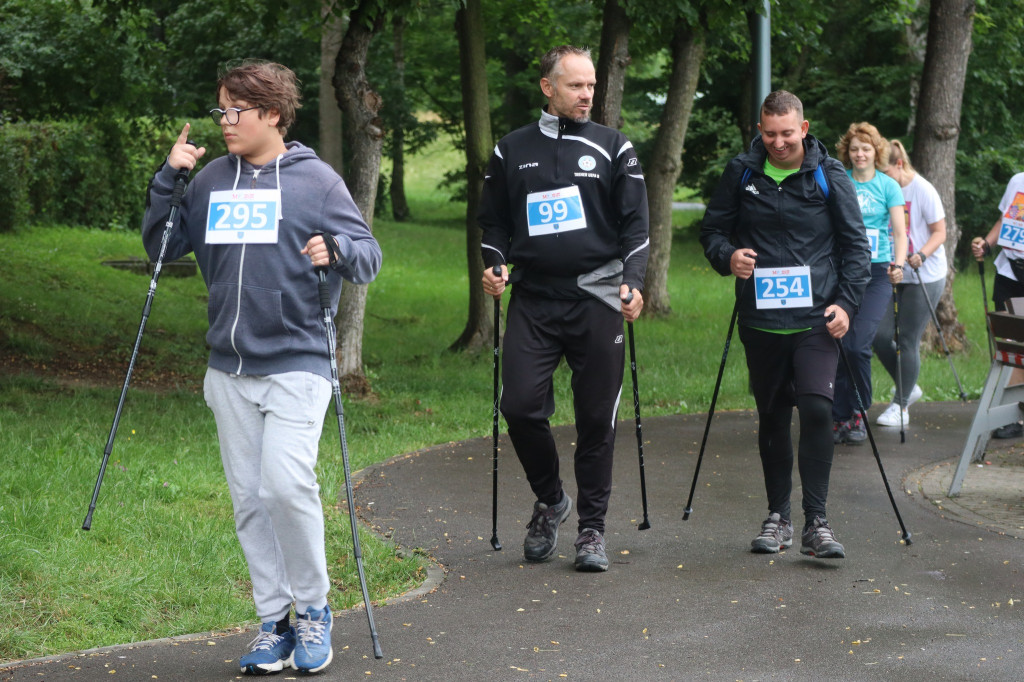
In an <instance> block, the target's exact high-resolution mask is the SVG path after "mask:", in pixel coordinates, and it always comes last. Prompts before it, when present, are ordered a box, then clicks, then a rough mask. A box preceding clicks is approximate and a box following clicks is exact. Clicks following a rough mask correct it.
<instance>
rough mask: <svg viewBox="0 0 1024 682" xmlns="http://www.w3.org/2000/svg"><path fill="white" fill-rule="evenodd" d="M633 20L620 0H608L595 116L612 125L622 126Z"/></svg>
mask: <svg viewBox="0 0 1024 682" xmlns="http://www.w3.org/2000/svg"><path fill="white" fill-rule="evenodd" d="M630 24H631V22H630V20H629V17H628V16H627V15H626V10H625V8H623V7H622V5H620V4H619V0H605V3H604V19H603V20H602V23H601V47H600V48H598V54H597V85H596V86H594V108H593V111H592V112H591V114H590V116H591V118H592V119H593V120H594V121H596V122H597V123H601V124H602V125H606V126H610V127H612V128H621V127H622V92H623V90H624V89H625V87H626V67H627V66H629V29H630Z"/></svg>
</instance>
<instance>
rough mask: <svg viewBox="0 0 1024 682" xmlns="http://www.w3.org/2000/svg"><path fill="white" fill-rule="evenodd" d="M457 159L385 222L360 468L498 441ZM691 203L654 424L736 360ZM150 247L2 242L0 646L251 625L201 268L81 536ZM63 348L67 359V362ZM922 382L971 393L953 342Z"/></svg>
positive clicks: (129, 407)
mask: <svg viewBox="0 0 1024 682" xmlns="http://www.w3.org/2000/svg"><path fill="white" fill-rule="evenodd" d="M457 163H458V156H457V154H455V153H454V152H451V151H448V150H445V149H444V148H443V145H436V146H435V147H434V148H433V150H432V151H431V152H429V153H428V154H427V155H425V156H424V157H422V158H419V159H418V160H417V163H416V164H414V168H413V169H412V171H411V172H410V176H409V178H408V180H407V184H408V185H409V188H410V189H409V191H410V204H411V208H412V211H413V221H412V222H408V223H395V222H390V221H386V220H379V219H378V220H377V221H376V222H375V226H374V230H375V233H376V235H377V237H378V239H379V240H380V242H381V244H382V247H383V251H384V267H383V270H382V271H381V274H380V277H379V278H378V279H377V281H376V282H375V283H374V284H372V285H371V286H370V287H369V293H368V299H367V316H366V328H365V338H364V350H363V352H364V361H365V364H366V369H367V373H368V376H369V377H370V379H371V382H372V385H373V388H374V391H375V396H374V397H373V398H372V399H368V400H361V401H353V400H349V401H347V403H346V406H345V408H346V427H347V435H348V439H349V447H350V451H351V458H352V467H353V470H358V469H360V468H363V467H365V466H367V465H369V464H372V463H375V462H380V461H382V460H384V459H387V458H388V457H391V456H393V455H396V454H400V453H405V452H410V451H414V450H417V449H420V448H423V447H426V446H430V445H434V444H437V443H443V442H447V441H454V440H462V439H466V438H474V437H485V436H489V434H490V424H491V407H490V405H491V355H490V353H489V352H483V353H478V354H456V353H451V352H448V351H447V350H446V349H447V348H448V346H449V345H450V344H451V342H452V341H454V340H455V338H456V337H457V336H458V335H459V334H460V333H461V331H462V327H463V325H464V323H465V315H466V308H467V297H468V293H467V287H468V286H469V282H468V279H467V273H466V272H465V256H464V250H465V246H464V235H463V225H464V219H465V218H464V206H463V205H461V204H455V203H451V202H449V201H448V199H447V196H446V195H445V193H444V192H443V191H439V190H437V189H436V181H437V179H438V178H440V176H441V171H440V170H439V169H441V168H446V167H452V166H453V165H454V164H457ZM696 217H699V215H696V214H693V213H692V212H686V213H685V214H683V213H680V214H678V215H677V216H676V218H677V220H676V224H677V226H678V230H677V239H676V244H675V245H674V249H673V256H672V267H671V273H670V280H669V285H670V292H671V296H672V301H673V306H674V312H673V314H672V315H670V316H669V317H666V318H664V319H646V318H645V319H641V320H640V321H638V322H637V323H636V325H635V332H636V343H637V353H638V356H639V358H638V361H639V370H640V384H641V405H642V409H643V414H644V417H645V418H647V417H653V416H656V415H672V414H680V413H694V412H696V413H700V412H705V411H706V410H707V408H708V405H709V403H710V400H711V395H712V391H713V389H714V382H715V377H716V373H717V371H718V367H719V363H720V362H721V357H722V347H723V343H724V341H725V333H726V330H727V325H728V322H729V313H730V311H731V309H732V300H733V299H732V286H731V280H730V279H727V278H722V277H719V276H718V275H717V274H715V273H713V272H712V271H711V270H710V269H709V267H708V266H707V264H706V261H705V260H704V258H703V256H702V254H701V252H700V248H699V245H698V244H697V242H696V237H695V234H694V232H693V228H692V226H691V224H692V222H693V220H694V219H695V218H696ZM143 255H144V254H143V251H142V248H141V245H140V243H139V237H138V235H137V234H134V233H123V232H100V231H91V230H71V229H66V228H61V227H58V226H52V227H48V228H35V229H31V230H25V231H22V232H18V233H15V234H5V235H0V311H3V315H2V317H0V362H2V361H3V359H4V358H10V357H17V358H21V359H22V360H24V361H30V362H31V363H33V364H34V365H35V369H36V372H35V373H32V374H12V373H11V372H7V373H4V374H0V382H2V383H0V452H2V453H3V458H4V461H3V466H2V467H0V621H2V622H4V623H5V625H6V627H4V628H2V629H0V661H2V660H11V659H20V658H27V657H35V656H42V655H48V654H53V653H58V652H64V651H72V650H79V649H85V648H90V647H95V646H102V645H108V644H113V643H119V642H126V641H137V640H144V639H152V638H157V637H165V636H171V635H176V634H183V633H190V632H199V631H204V630H209V629H218V628H224V627H229V626H234V625H238V624H245V623H250V622H252V621H253V619H254V614H253V608H252V604H251V599H250V595H249V585H248V574H247V571H246V567H245V562H244V559H243V557H242V554H241V550H240V549H239V547H238V543H237V540H236V539H235V536H234V529H233V524H232V516H231V503H230V500H229V498H228V495H227V488H226V484H225V483H224V476H223V472H222V470H221V466H220V460H219V454H218V448H217V443H216V432H215V428H214V424H213V419H212V417H211V416H210V414H209V411H208V409H207V408H206V406H205V404H204V402H203V399H202V395H201V383H202V373H203V371H204V368H205V360H206V350H205V347H204V334H205V331H206V310H205V305H206V303H205V302H206V292H205V288H204V287H203V284H202V280H201V278H199V277H193V278H190V279H174V278H170V277H166V276H165V277H163V278H161V280H160V286H159V289H158V291H157V294H156V299H155V303H154V307H153V312H152V316H151V318H150V320H149V323H148V327H147V331H146V336H145V338H144V340H143V344H142V351H141V356H140V361H139V364H138V367H137V369H136V375H135V378H134V379H133V385H132V388H131V390H130V391H129V397H128V401H127V404H126V407H125V410H124V413H123V416H122V419H121V423H120V427H119V431H118V437H117V441H116V443H115V447H114V453H113V456H112V458H111V462H110V466H109V467H108V469H107V473H106V478H105V480H104V484H103V490H102V492H101V495H100V499H99V506H98V507H97V511H96V515H95V517H94V521H93V530H92V531H90V532H88V533H85V532H83V531H82V530H80V526H81V523H82V520H83V518H84V515H85V512H86V508H87V505H88V501H89V496H90V495H91V493H92V488H93V484H94V483H95V480H96V473H97V469H98V466H99V462H100V458H101V456H102V453H103V448H104V446H105V443H106V438H107V434H108V432H109V429H110V423H111V419H112V417H113V414H114V411H115V408H116V405H117V399H118V395H119V392H120V381H121V379H122V378H123V372H124V369H126V368H127V362H128V358H129V356H130V353H131V348H132V344H133V343H134V341H135V336H136V332H137V330H138V324H139V316H140V314H141V310H142V304H143V302H144V301H145V297H146V291H147V287H148V283H149V278H148V277H146V276H139V275H133V274H130V273H125V272H121V271H116V270H112V269H110V268H107V267H104V266H102V265H100V263H101V261H103V260H107V259H122V258H129V257H133V256H134V257H143ZM971 274H972V273H966V274H965V275H964V276H961V277H959V278H958V279H957V282H956V286H955V292H954V293H955V299H956V300H957V302H958V304H959V307H960V314H961V320H962V321H963V322H964V323H965V325H966V326H967V331H968V334H969V338H970V340H971V347H970V349H969V351H968V352H967V353H965V354H960V355H957V356H956V357H955V362H956V366H957V370H958V372H959V374H960V378H961V380H962V382H963V384H964V387H965V389H966V390H967V391H968V393H969V394H970V395H971V396H972V397H977V395H978V393H979V392H980V390H981V387H982V384H983V383H984V379H985V374H986V372H987V369H988V359H987V357H986V351H985V340H984V336H983V326H982V319H983V318H982V312H981V301H980V297H981V290H980V283H979V280H978V277H977V276H976V275H975V276H973V277H972V276H970V275H971ZM990 276H991V275H990ZM472 279H473V283H474V284H475V283H476V281H477V278H476V276H475V275H474V276H473V278H472ZM989 291H991V283H990V285H989ZM506 301H507V299H506ZM733 341H734V343H733V346H732V351H731V353H730V357H729V362H728V364H727V369H726V372H725V375H724V379H723V383H722V389H721V395H720V396H719V402H718V406H717V409H719V410H729V409H748V408H752V407H753V402H752V399H751V398H750V396H749V395H748V393H747V390H746V370H745V366H744V362H743V352H742V348H741V345H740V343H739V340H738V338H735V337H734V339H733ZM58 352H62V353H64V355H65V356H66V357H65V359H64V361H63V362H55V358H57V357H58V355H57V354H58ZM98 365H102V366H105V367H108V368H109V367H111V366H114V367H118V368H119V371H120V373H119V374H117V376H116V381H113V382H111V381H110V380H109V375H110V372H109V371H108V372H107V373H106V376H107V377H108V380H107V381H106V383H100V384H97V380H96V377H97V371H98V370H97V366H98ZM0 366H2V365H0ZM920 383H921V385H922V386H923V387H924V389H925V399H926V400H927V399H943V400H950V399H956V395H957V392H956V387H955V383H954V381H953V377H952V374H951V372H950V370H949V366H948V364H947V362H946V359H945V357H943V356H942V355H935V354H930V355H928V356H927V357H926V358H925V360H924V364H923V369H922V374H921V379H920ZM874 384H875V392H876V396H883V395H885V396H887V395H888V390H889V388H890V387H891V382H890V380H889V379H888V377H887V376H886V375H885V373H884V371H882V370H881V369H880V367H879V366H878V365H877V363H876V365H875V371H874ZM556 387H557V391H556V399H557V402H558V409H557V412H556V414H555V416H554V418H553V421H554V422H555V423H557V424H565V423H569V422H571V420H572V415H571V401H570V393H569V388H568V376H567V373H566V371H565V369H564V367H563V368H562V369H560V371H559V373H558V375H557V379H556ZM625 390H626V391H628V390H629V379H628V378H626V387H625ZM630 403H631V401H628V400H626V401H623V405H622V407H621V410H620V415H619V416H620V418H622V419H624V420H628V421H631V420H632V418H633V415H632V405H631V404H630ZM331 424H332V422H331V420H330V419H329V420H328V425H327V428H325V429H324V434H323V438H322V440H321V447H320V453H321V454H320V458H321V459H320V465H319V475H320V483H321V488H322V499H323V501H324V507H325V512H326V514H327V517H328V524H327V528H328V538H327V542H328V556H329V557H330V558H331V563H330V571H331V579H332V582H333V585H334V588H335V591H334V592H332V594H331V601H332V605H333V606H334V607H335V608H345V607H347V606H349V605H351V604H354V603H358V602H359V601H360V599H361V595H360V594H359V587H358V581H357V577H356V573H355V566H354V561H351V547H350V543H349V531H348V522H347V518H346V515H345V514H344V513H343V510H341V509H339V508H338V507H337V500H338V494H339V492H340V491H342V490H343V489H344V477H343V473H342V466H341V455H340V451H339V446H338V434H337V430H336V429H332V428H330V425H331ZM361 539H362V542H363V549H364V557H365V565H366V568H367V573H368V580H369V584H370V587H371V591H372V593H373V597H374V598H375V599H381V598H384V597H386V596H389V595H395V594H398V593H401V592H403V591H406V590H408V589H410V588H411V587H412V586H414V585H415V584H417V583H418V582H419V581H420V580H421V579H422V576H423V565H422V562H421V559H420V558H419V557H417V556H416V553H415V552H412V553H409V556H406V555H403V557H402V558H399V557H396V555H395V552H394V548H393V547H392V546H390V545H388V544H386V543H384V542H382V541H380V540H379V539H377V538H375V537H371V536H370V534H361ZM411 549H415V548H411Z"/></svg>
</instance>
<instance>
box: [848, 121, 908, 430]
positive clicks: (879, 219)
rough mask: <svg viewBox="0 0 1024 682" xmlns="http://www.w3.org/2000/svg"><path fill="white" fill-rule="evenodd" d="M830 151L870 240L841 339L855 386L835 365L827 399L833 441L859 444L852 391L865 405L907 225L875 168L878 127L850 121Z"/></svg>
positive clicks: (881, 164) (881, 146)
mask: <svg viewBox="0 0 1024 682" xmlns="http://www.w3.org/2000/svg"><path fill="white" fill-rule="evenodd" d="M836 151H837V152H838V157H839V160H840V161H842V162H843V165H844V166H846V168H847V171H846V174H847V175H848V176H849V177H850V179H851V180H852V181H853V186H854V189H855V190H856V192H857V201H858V203H859V204H860V212H861V215H862V216H863V218H864V227H865V229H866V230H867V236H868V242H869V243H870V244H871V280H870V281H869V282H868V288H867V290H866V291H865V292H864V298H863V299H861V303H860V308H859V309H858V310H857V313H856V314H855V315H854V316H853V321H852V323H851V324H850V331H849V332H848V333H847V334H846V336H844V337H843V341H842V343H843V348H844V349H845V350H846V354H847V357H848V358H849V360H850V370H851V371H852V373H853V375H854V377H855V381H856V385H854V384H853V383H851V382H850V376H849V374H848V373H847V372H846V371H845V368H843V367H840V368H839V371H837V372H836V382H835V383H836V390H835V401H834V402H833V403H832V439H833V441H834V442H835V443H845V444H849V445H859V444H860V443H863V442H864V441H865V440H866V439H867V430H866V427H865V426H864V423H863V421H862V420H861V418H860V415H859V414H858V413H857V394H856V391H859V392H860V397H861V398H862V399H863V401H864V407H865V409H866V408H867V407H868V406H869V405H871V343H872V341H873V340H874V338H875V331H876V330H877V329H878V325H879V323H880V322H881V321H882V318H883V317H885V315H886V313H891V312H892V310H893V298H892V297H893V291H894V287H895V285H897V284H899V283H900V282H902V281H903V265H904V263H906V260H907V227H906V217H905V211H904V200H903V192H902V191H900V186H899V184H897V183H896V181H895V180H893V179H892V178H890V177H889V176H888V175H885V174H884V173H881V172H879V171H880V170H881V169H882V168H887V167H888V166H889V142H888V141H887V140H886V139H885V138H884V137H882V135H881V134H880V133H879V132H878V129H877V128H876V127H875V126H873V125H871V124H870V123H853V124H851V125H850V127H849V129H848V130H847V131H846V134H845V135H843V136H842V137H841V138H840V139H839V142H838V143H837V144H836Z"/></svg>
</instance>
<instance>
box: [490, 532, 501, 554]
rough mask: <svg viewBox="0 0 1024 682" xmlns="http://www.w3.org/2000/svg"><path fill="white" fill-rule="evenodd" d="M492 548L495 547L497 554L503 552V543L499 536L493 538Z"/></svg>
mask: <svg viewBox="0 0 1024 682" xmlns="http://www.w3.org/2000/svg"><path fill="white" fill-rule="evenodd" d="M491 547H493V548H494V550H495V551H496V552H500V551H501V542H499V541H498V536H497V535H494V536H492V537H491Z"/></svg>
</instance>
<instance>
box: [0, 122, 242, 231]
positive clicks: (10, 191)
mask: <svg viewBox="0 0 1024 682" xmlns="http://www.w3.org/2000/svg"><path fill="white" fill-rule="evenodd" d="M181 125H183V124H182V123H167V122H157V121H155V120H153V119H131V120H123V119H102V120H98V119H94V120H83V119H73V120H65V121H28V122H20V123H7V124H6V125H3V126H0V232H9V231H12V230H15V229H17V228H18V227H20V226H22V225H33V224H54V223H59V224H64V225H81V226H87V227H94V228H101V229H138V227H139V226H140V225H141V223H142V214H143V211H144V210H145V205H146V185H147V184H148V182H149V179H150V177H151V176H152V175H153V172H154V171H155V170H156V169H157V168H158V167H159V165H160V164H161V163H162V162H163V160H164V158H165V157H166V155H167V152H168V150H170V148H171V145H172V144H173V143H174V140H175V138H176V137H177V135H178V133H179V132H180V130H181V128H180V126H181ZM176 126H177V127H176ZM192 131H193V137H196V138H197V139H200V138H201V139H202V140H203V142H204V144H206V146H207V147H210V146H211V145H210V144H209V143H207V142H206V141H207V140H212V141H214V142H215V144H217V145H220V146H223V143H222V140H221V137H220V131H219V130H217V128H216V127H215V126H214V125H213V122H212V121H195V122H193V128H192ZM210 153H212V154H213V155H214V156H216V155H217V154H218V153H222V152H216V151H215V150H214V149H210Z"/></svg>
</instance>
